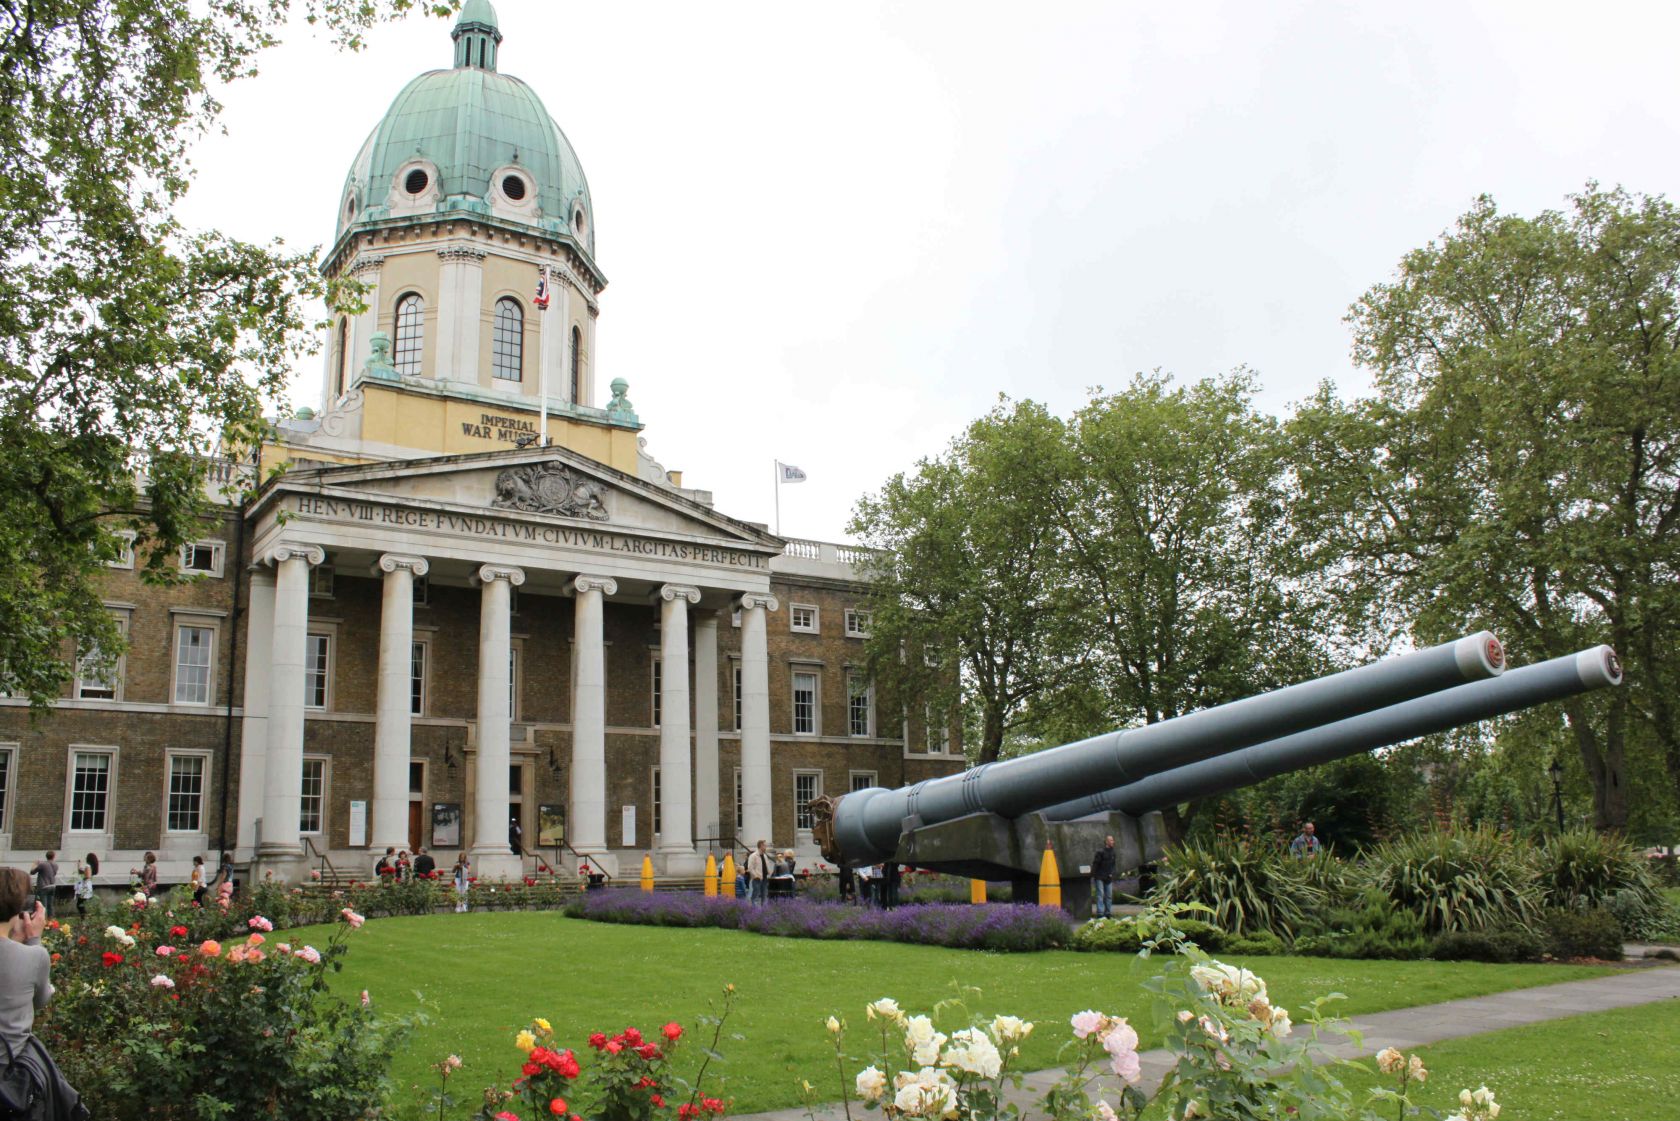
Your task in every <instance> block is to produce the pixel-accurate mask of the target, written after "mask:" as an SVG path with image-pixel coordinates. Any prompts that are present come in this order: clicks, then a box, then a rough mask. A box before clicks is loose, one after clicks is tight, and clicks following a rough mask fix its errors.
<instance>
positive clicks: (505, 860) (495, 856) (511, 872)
mask: <svg viewBox="0 0 1680 1121" xmlns="http://www.w3.org/2000/svg"><path fill="white" fill-rule="evenodd" d="M467 859H469V860H471V861H472V874H473V875H474V876H475V877H477V878H478V880H479V882H480V883H485V882H488V881H490V880H519V879H523V878H524V876H525V870H524V868H523V867H522V866H521V864H520V860H519V858H518V857H517V856H515V855H513V853H511V852H509V851H508V850H507V848H506V847H505V846H504V847H503V848H501V849H500V850H496V851H491V852H480V851H478V850H477V849H474V850H473V851H472V852H471V853H469V854H468V856H467Z"/></svg>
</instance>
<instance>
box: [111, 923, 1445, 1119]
mask: <svg viewBox="0 0 1680 1121" xmlns="http://www.w3.org/2000/svg"><path fill="white" fill-rule="evenodd" d="M125 933H126V932H125V931H124V930H123V928H122V927H120V926H108V927H106V928H105V937H107V938H116V939H121V938H122V937H123V936H124V934H125ZM1464 1092H1465V1093H1466V1094H1468V1093H1469V1092H1470V1091H1469V1090H1466V1091H1464Z"/></svg>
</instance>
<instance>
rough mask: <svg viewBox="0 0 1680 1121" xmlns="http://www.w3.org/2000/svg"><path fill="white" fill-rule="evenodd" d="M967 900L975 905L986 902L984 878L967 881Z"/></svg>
mask: <svg viewBox="0 0 1680 1121" xmlns="http://www.w3.org/2000/svg"><path fill="white" fill-rule="evenodd" d="M968 901H969V902H970V903H974V904H977V905H978V904H980V903H984V902H986V881H985V880H970V881H968Z"/></svg>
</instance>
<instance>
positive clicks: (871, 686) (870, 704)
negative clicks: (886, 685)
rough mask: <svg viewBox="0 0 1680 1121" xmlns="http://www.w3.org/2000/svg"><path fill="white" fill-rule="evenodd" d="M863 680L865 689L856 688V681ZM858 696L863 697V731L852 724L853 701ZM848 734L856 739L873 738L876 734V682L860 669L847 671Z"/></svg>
mask: <svg viewBox="0 0 1680 1121" xmlns="http://www.w3.org/2000/svg"><path fill="white" fill-rule="evenodd" d="M858 681H861V682H863V689H862V690H861V691H857V690H855V689H854V687H853V686H854V683H855V682H858ZM858 697H862V698H863V703H864V719H863V728H864V730H863V731H861V732H860V731H858V730H857V729H856V728H854V727H853V726H852V702H853V701H855V700H856V699H857V698H858ZM846 734H847V735H848V736H851V737H853V738H854V739H873V738H874V736H875V682H874V681H872V680H870V678H869V675H868V674H866V673H864V672H863V671H862V670H860V669H848V670H847V671H846Z"/></svg>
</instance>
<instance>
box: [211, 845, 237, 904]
mask: <svg viewBox="0 0 1680 1121" xmlns="http://www.w3.org/2000/svg"><path fill="white" fill-rule="evenodd" d="M215 887H216V891H217V893H218V894H220V895H225V896H229V897H231V896H232V895H233V854H232V853H231V852H224V853H222V859H221V863H219V864H218V865H217V866H216V884H215Z"/></svg>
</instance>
